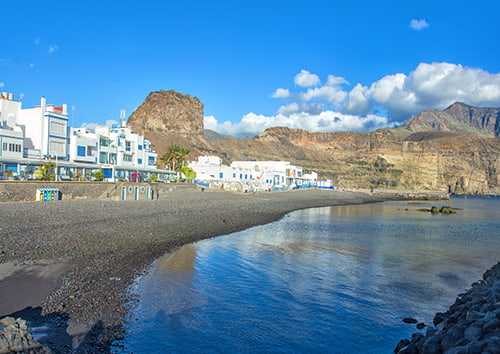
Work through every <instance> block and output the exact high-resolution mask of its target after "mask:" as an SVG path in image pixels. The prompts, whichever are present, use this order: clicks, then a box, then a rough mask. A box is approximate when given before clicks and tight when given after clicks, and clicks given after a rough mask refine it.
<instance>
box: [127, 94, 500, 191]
mask: <svg viewBox="0 0 500 354" xmlns="http://www.w3.org/2000/svg"><path fill="white" fill-rule="evenodd" d="M499 112H500V109H499V108H477V107H471V106H468V105H465V104H463V103H455V104H453V105H451V106H450V107H448V108H447V109H445V110H443V111H439V110H431V111H425V112H422V113H420V114H418V115H416V116H415V117H413V118H411V119H409V120H408V121H407V122H405V124H403V126H401V127H399V128H386V129H380V130H377V131H375V132H372V133H354V132H337V133H327V132H320V133H310V132H307V131H305V130H301V129H289V128H283V127H276V128H270V129H267V130H266V131H264V132H263V133H262V134H259V135H257V136H255V137H253V138H249V139H247V138H236V137H231V136H227V135H222V134H218V133H216V132H213V131H208V130H203V104H201V102H200V101H199V100H198V99H197V98H195V97H191V96H189V95H181V94H179V93H177V92H175V91H158V92H153V93H151V94H150V95H149V96H148V97H147V98H146V100H145V102H144V103H143V104H142V105H141V106H140V107H139V108H138V109H137V110H136V111H135V112H134V113H133V114H132V115H131V117H130V118H129V122H128V124H129V126H130V127H131V128H132V129H133V130H134V131H136V132H138V133H140V134H142V135H144V136H146V137H147V138H149V139H150V140H151V141H152V142H153V144H154V145H155V147H156V149H158V151H159V153H160V154H161V153H162V152H165V151H166V149H167V148H168V146H170V144H172V143H176V144H178V145H180V146H183V147H188V148H189V149H191V153H190V155H189V157H190V159H191V160H195V159H196V158H197V157H198V156H200V155H218V156H219V157H221V158H222V159H223V161H224V162H225V163H230V162H231V161H234V160H286V161H290V162H291V163H293V164H296V165H299V166H303V167H304V168H305V169H306V170H308V171H311V170H312V171H316V172H318V173H319V175H320V178H330V179H332V180H333V181H334V183H335V185H337V186H339V187H344V188H353V187H355V188H371V187H374V188H398V189H411V190H413V189H439V190H449V191H452V192H457V193H476V192H477V193H500V177H499V171H500V158H499V157H500V138H498V135H499V124H500V123H499Z"/></svg>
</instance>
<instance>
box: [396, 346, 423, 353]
mask: <svg viewBox="0 0 500 354" xmlns="http://www.w3.org/2000/svg"><path fill="white" fill-rule="evenodd" d="M398 354H418V349H417V347H416V346H415V344H410V345H408V346H406V347H404V348H402V349H401V350H400V351H399V352H398Z"/></svg>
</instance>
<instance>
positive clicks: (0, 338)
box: [0, 317, 52, 354]
mask: <svg viewBox="0 0 500 354" xmlns="http://www.w3.org/2000/svg"><path fill="white" fill-rule="evenodd" d="M0 326H2V327H3V328H2V330H1V331H0V353H30V354H48V353H52V351H51V350H50V349H49V348H47V347H44V346H43V345H41V344H40V343H38V342H37V341H36V340H35V339H34V338H33V336H32V335H31V333H30V332H29V331H28V326H27V325H26V321H25V320H23V319H20V318H18V319H14V318H13V317H4V318H3V319H1V320H0Z"/></svg>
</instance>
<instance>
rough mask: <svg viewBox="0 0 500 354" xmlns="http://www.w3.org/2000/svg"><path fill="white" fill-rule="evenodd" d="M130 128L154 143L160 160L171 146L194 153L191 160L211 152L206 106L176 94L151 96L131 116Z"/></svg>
mask: <svg viewBox="0 0 500 354" xmlns="http://www.w3.org/2000/svg"><path fill="white" fill-rule="evenodd" d="M127 125H128V126H129V127H130V128H131V129H132V130H133V131H134V132H136V133H138V134H141V135H144V136H145V137H146V138H148V139H149V140H151V142H152V143H153V146H154V147H155V148H156V149H157V150H158V153H159V156H161V154H162V153H164V152H166V151H167V150H168V147H169V146H170V145H171V144H177V145H179V146H182V147H189V148H190V149H191V153H190V157H191V158H192V157H193V156H198V155H200V154H205V153H206V152H207V151H210V144H209V142H208V140H207V139H206V138H205V136H204V129H203V104H202V103H201V102H200V100H199V99H198V98H196V97H192V96H190V95H183V94H181V93H178V92H176V91H173V90H170V91H156V92H151V93H150V94H149V95H148V97H147V98H146V100H145V101H144V102H143V103H142V104H141V105H140V106H139V107H138V108H137V109H136V110H135V111H134V112H133V113H132V114H131V115H130V117H129V119H128V121H127Z"/></svg>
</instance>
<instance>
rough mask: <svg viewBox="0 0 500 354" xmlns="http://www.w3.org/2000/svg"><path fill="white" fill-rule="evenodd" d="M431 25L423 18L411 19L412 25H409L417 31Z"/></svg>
mask: <svg viewBox="0 0 500 354" xmlns="http://www.w3.org/2000/svg"><path fill="white" fill-rule="evenodd" d="M429 26H430V25H429V24H428V23H427V21H426V20H425V19H424V18H422V19H420V20H417V19H413V20H411V21H410V25H409V27H410V28H411V29H413V30H416V31H420V30H422V29H424V28H427V27H429Z"/></svg>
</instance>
